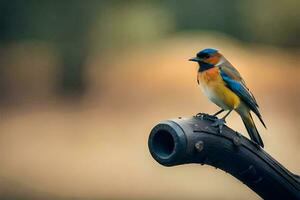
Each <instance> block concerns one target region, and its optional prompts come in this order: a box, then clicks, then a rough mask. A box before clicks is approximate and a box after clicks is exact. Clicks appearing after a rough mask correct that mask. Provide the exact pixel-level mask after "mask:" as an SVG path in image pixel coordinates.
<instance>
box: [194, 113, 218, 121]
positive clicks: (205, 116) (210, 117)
mask: <svg viewBox="0 0 300 200" xmlns="http://www.w3.org/2000/svg"><path fill="white" fill-rule="evenodd" d="M196 117H199V118H200V119H202V120H211V121H216V120H217V119H218V118H217V117H216V116H213V115H209V114H206V113H198V114H197V115H196Z"/></svg>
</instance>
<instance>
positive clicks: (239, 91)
mask: <svg viewBox="0 0 300 200" xmlns="http://www.w3.org/2000/svg"><path fill="white" fill-rule="evenodd" d="M220 75H221V77H222V79H223V81H224V82H225V83H226V86H227V87H228V88H229V89H230V90H231V91H233V92H234V93H235V94H236V95H237V96H239V97H240V99H241V100H242V101H243V102H244V103H246V105H248V107H249V108H250V109H251V110H252V111H253V112H254V113H255V114H256V115H257V116H258V118H259V119H260V120H261V122H262V124H263V125H264V126H265V124H264V122H263V120H262V117H261V114H260V113H259V110H258V105H257V103H256V100H255V98H254V97H253V95H252V93H251V92H250V91H249V89H248V88H247V87H246V86H245V84H244V83H243V82H242V81H241V80H239V77H237V76H235V74H234V73H231V71H230V70H229V71H228V70H227V68H225V69H224V68H222V67H221V68H220Z"/></svg>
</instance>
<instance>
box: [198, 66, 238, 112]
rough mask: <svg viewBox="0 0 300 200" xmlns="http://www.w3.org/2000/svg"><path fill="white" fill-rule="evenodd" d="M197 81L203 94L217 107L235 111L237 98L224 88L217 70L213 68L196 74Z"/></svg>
mask: <svg viewBox="0 0 300 200" xmlns="http://www.w3.org/2000/svg"><path fill="white" fill-rule="evenodd" d="M198 81H199V82H200V86H201V88H202V91H203V92H204V94H205V95H206V96H207V97H208V98H209V99H210V100H211V101H212V102H214V103H215V104H217V105H218V106H219V107H221V108H223V109H235V108H237V106H238V105H239V103H240V99H239V97H238V96H237V95H236V94H235V93H234V92H232V91H231V90H230V89H229V88H228V87H226V85H225V83H224V81H223V79H222V77H221V76H220V74H219V68H217V67H214V68H211V69H208V70H205V71H203V72H200V73H198Z"/></svg>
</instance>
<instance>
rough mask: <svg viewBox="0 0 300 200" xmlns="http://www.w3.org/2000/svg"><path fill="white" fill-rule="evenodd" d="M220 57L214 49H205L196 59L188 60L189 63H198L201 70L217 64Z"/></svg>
mask: <svg viewBox="0 0 300 200" xmlns="http://www.w3.org/2000/svg"><path fill="white" fill-rule="evenodd" d="M221 58H222V55H221V54H220V53H219V52H218V50H216V49H212V48H207V49H203V50H201V51H199V52H198V53H197V55H196V57H193V58H191V59H189V61H194V62H198V63H199V65H200V69H201V68H202V70H204V69H207V68H211V67H213V66H215V65H216V64H218V63H219V62H220V60H221Z"/></svg>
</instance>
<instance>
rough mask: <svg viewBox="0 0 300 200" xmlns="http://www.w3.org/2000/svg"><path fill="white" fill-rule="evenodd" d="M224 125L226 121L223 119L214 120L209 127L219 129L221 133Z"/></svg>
mask: <svg viewBox="0 0 300 200" xmlns="http://www.w3.org/2000/svg"><path fill="white" fill-rule="evenodd" d="M225 123H226V121H225V119H223V118H221V119H215V120H214V123H212V124H211V126H213V127H218V128H219V133H222V130H223V126H224V124H225Z"/></svg>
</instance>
